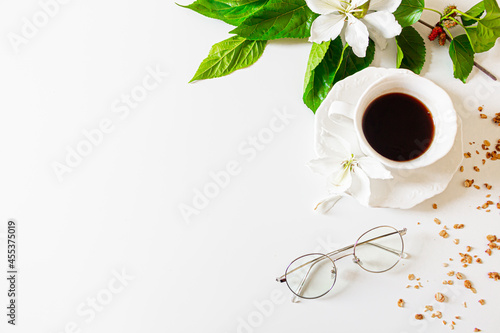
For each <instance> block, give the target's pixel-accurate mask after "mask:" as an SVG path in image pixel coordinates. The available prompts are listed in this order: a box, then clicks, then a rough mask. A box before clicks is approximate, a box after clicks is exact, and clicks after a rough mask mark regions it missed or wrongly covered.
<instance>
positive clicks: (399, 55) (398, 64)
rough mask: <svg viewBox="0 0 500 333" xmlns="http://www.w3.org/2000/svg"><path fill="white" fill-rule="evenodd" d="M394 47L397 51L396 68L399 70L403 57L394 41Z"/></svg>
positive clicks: (401, 51)
mask: <svg viewBox="0 0 500 333" xmlns="http://www.w3.org/2000/svg"><path fill="white" fill-rule="evenodd" d="M396 47H397V49H398V55H397V57H396V68H400V67H401V62H402V61H403V57H404V56H405V55H404V54H403V50H401V47H399V45H398V42H397V41H396Z"/></svg>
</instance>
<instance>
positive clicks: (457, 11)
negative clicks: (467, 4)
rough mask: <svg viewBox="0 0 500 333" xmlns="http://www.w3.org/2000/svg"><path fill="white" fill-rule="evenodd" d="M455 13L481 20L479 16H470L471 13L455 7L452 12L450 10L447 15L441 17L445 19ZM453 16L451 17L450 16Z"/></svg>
mask: <svg viewBox="0 0 500 333" xmlns="http://www.w3.org/2000/svg"><path fill="white" fill-rule="evenodd" d="M454 13H458V14H460V15H461V16H465V17H467V18H468V19H471V20H474V21H479V19H478V18H477V17H474V16H470V15H469V14H465V13H463V12H461V11H459V10H458V9H456V8H455V9H453V10H452V11H451V12H449V13H448V14H446V15H445V16H443V17H441V19H442V20H444V19H447V18H448V17H449V16H450V15H452V14H454ZM450 18H451V17H450Z"/></svg>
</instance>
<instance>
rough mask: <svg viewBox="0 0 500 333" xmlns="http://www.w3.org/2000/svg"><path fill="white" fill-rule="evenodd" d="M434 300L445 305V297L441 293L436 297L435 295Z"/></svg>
mask: <svg viewBox="0 0 500 333" xmlns="http://www.w3.org/2000/svg"><path fill="white" fill-rule="evenodd" d="M434 298H435V299H436V301H438V302H440V303H443V302H444V300H445V296H444V295H443V294H441V293H436V295H434Z"/></svg>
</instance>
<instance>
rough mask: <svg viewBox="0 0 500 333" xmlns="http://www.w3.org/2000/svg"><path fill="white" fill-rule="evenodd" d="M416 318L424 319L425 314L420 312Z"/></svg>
mask: <svg viewBox="0 0 500 333" xmlns="http://www.w3.org/2000/svg"><path fill="white" fill-rule="evenodd" d="M415 319H416V320H422V319H424V315H423V314H420V313H418V314H416V315H415Z"/></svg>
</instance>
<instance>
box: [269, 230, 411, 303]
mask: <svg viewBox="0 0 500 333" xmlns="http://www.w3.org/2000/svg"><path fill="white" fill-rule="evenodd" d="M378 228H391V229H394V231H393V232H390V233H387V234H385V235H380V236H377V237H374V238H371V239H368V240H366V241H363V242H362V243H359V240H360V239H361V238H363V236H364V235H366V234H367V233H369V232H372V231H373V230H376V229H378ZM406 231H407V229H406V228H404V229H402V230H397V229H396V228H394V227H391V226H388V225H381V226H378V227H375V228H372V229H370V230H368V231H366V232H364V233H363V234H362V235H361V236H359V238H358V239H357V240H356V242H355V243H354V244H351V245H348V246H345V247H343V248H341V249H338V250H335V251H332V252H329V253H327V254H323V253H309V254H305V255H303V256H300V257H298V258H296V259H294V260H293V261H292V262H291V263H290V265H288V267H287V268H286V270H285V274H283V275H281V276H280V277H277V278H276V281H277V282H280V283H284V282H286V283H287V286H288V289H290V291H291V292H292V293H293V294H294V297H293V299H292V301H293V302H295V301H296V298H297V297H300V298H304V299H316V298H320V297H322V296H324V295H326V294H327V293H328V292H330V290H332V289H333V286H334V285H335V282H336V281H337V266H335V261H337V260H339V259H342V258H345V257H348V256H351V255H352V256H354V258H353V259H352V261H353V262H354V263H356V264H358V266H359V267H361V268H362V269H364V270H365V271H367V272H371V273H383V272H387V271H388V270H390V269H392V268H393V267H394V266H396V265H397V264H398V263H399V261H400V260H401V259H402V258H406V257H407V255H406V253H404V241H403V236H404V235H406ZM395 234H399V237H400V238H401V245H402V246H401V252H400V251H398V250H395V249H391V248H389V247H386V246H383V245H380V244H373V243H369V242H371V241H374V240H377V239H380V238H383V237H387V236H391V235H395ZM367 243H368V244H370V245H373V246H376V247H378V248H381V249H383V250H386V251H389V252H391V253H393V254H395V255H397V256H399V259H398V260H397V261H396V262H395V263H394V264H393V265H392V266H391V267H389V268H387V269H385V270H382V271H372V270H369V269H366V268H365V267H363V266H362V265H361V264H360V260H359V258H358V257H356V246H358V245H362V244H367ZM350 249H353V251H352V253H347V254H344V255H342V256H340V257H338V258H336V259H332V258H331V257H332V256H334V255H337V254H339V253H342V252H344V251H347V250H350ZM313 254H317V255H320V256H321V257H319V258H316V259H313V260H311V261H308V262H306V263H304V264H302V265H300V266H299V267H296V268H294V269H293V270H291V271H290V272H289V271H288V269H289V268H290V266H291V265H292V264H293V263H294V262H295V261H296V260H298V259H300V258H303V257H305V256H309V255H313ZM325 258H328V259H329V260H330V261H331V262H332V265H333V270H332V274H335V279H334V281H333V283H332V286H331V287H330V289H328V290H327V291H326V292H324V293H323V294H321V295H319V296H315V297H305V296H302V295H300V293H301V291H302V288H303V287H304V285H305V282H306V280H307V277H308V275H309V273H310V272H311V269H312V268H313V266H314V265H315V264H317V263H318V262H320V261H322V260H324V259H325ZM309 264H311V267H309V269H308V271H307V273H306V274H305V275H304V278H303V279H302V281H301V282H300V284H299V288H298V291H297V293H296V292H295V291H293V289H292V288H291V287H290V285H289V284H288V282H287V280H286V276H287V274H289V273H292V272H295V271H296V270H298V269H300V268H302V267H304V266H306V265H309Z"/></svg>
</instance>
